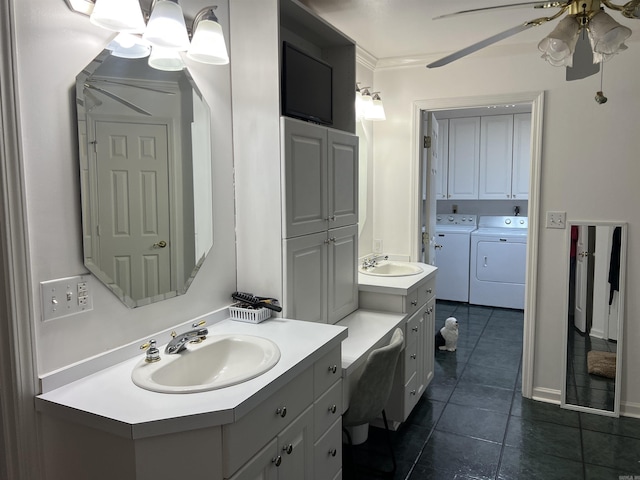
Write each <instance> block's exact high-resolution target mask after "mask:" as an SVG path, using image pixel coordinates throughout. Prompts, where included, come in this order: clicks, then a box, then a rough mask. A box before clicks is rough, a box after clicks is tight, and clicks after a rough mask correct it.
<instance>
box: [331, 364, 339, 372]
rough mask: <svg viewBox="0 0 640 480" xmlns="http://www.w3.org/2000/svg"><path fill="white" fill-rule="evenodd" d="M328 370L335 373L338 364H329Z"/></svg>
mask: <svg viewBox="0 0 640 480" xmlns="http://www.w3.org/2000/svg"><path fill="white" fill-rule="evenodd" d="M329 371H330V372H331V373H336V372H337V371H338V366H337V365H331V366H330V367H329Z"/></svg>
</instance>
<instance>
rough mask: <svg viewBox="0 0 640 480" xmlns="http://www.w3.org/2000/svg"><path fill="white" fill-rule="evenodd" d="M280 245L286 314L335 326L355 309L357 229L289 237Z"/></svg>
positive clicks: (353, 227)
mask: <svg viewBox="0 0 640 480" xmlns="http://www.w3.org/2000/svg"><path fill="white" fill-rule="evenodd" d="M283 244H284V251H285V254H284V272H285V278H286V282H285V283H286V290H285V294H284V302H283V304H284V305H285V310H286V315H287V316H288V317H292V318H296V319H298V320H306V321H312V322H321V323H335V322H337V321H338V320H340V319H341V318H343V317H344V316H346V315H348V314H349V313H351V312H353V311H354V310H356V309H357V308H358V282H357V271H356V268H357V261H358V227H357V225H351V226H348V227H342V228H336V229H332V230H328V231H326V232H321V233H314V234H311V235H304V236H302V237H296V238H289V239H286V240H284V241H283Z"/></svg>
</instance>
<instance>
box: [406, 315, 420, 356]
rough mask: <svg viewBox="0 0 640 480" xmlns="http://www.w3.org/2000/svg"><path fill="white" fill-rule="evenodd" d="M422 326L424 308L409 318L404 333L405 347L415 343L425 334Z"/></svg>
mask: <svg viewBox="0 0 640 480" xmlns="http://www.w3.org/2000/svg"><path fill="white" fill-rule="evenodd" d="M422 328H423V327H422V310H420V311H418V312H415V313H414V314H413V316H412V317H410V318H409V320H407V328H406V330H405V335H404V345H405V349H406V348H407V347H408V346H410V345H413V344H415V343H416V342H417V341H418V339H419V338H420V337H421V336H422V335H423V332H422Z"/></svg>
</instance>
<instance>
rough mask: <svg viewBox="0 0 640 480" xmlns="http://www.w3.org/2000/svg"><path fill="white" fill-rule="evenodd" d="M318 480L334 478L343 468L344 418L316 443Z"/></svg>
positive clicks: (315, 467)
mask: <svg viewBox="0 0 640 480" xmlns="http://www.w3.org/2000/svg"><path fill="white" fill-rule="evenodd" d="M314 451H315V458H314V460H315V461H314V469H315V472H316V476H315V478H316V480H325V479H327V478H334V477H335V476H336V474H337V473H338V472H339V471H340V469H341V468H342V418H340V419H338V420H337V421H336V423H334V424H333V425H332V426H331V428H329V430H328V431H327V433H325V434H324V435H323V436H322V437H321V438H320V440H318V441H317V442H316V443H315V445H314Z"/></svg>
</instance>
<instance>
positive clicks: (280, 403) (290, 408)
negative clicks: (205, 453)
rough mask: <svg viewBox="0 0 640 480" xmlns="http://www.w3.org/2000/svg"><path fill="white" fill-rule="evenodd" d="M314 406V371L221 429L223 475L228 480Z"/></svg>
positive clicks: (302, 375)
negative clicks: (312, 404)
mask: <svg viewBox="0 0 640 480" xmlns="http://www.w3.org/2000/svg"><path fill="white" fill-rule="evenodd" d="M312 402H313V367H310V368H308V369H307V370H306V371H305V372H303V373H302V374H300V375H299V376H298V377H296V378H294V379H293V380H291V381H290V382H289V383H288V384H287V385H285V386H284V387H283V388H281V389H280V390H278V391H277V392H276V393H274V394H273V395H272V396H271V397H269V398H267V399H265V400H264V401H263V402H262V403H261V404H260V405H259V406H257V407H256V408H254V409H253V410H251V411H250V412H249V413H247V414H246V415H245V416H244V417H242V418H240V419H239V420H238V421H237V422H235V423H231V424H228V425H224V426H223V427H222V451H223V456H222V457H223V459H224V460H223V474H224V476H225V478H228V477H229V475H231V474H232V473H233V472H235V471H236V470H237V469H238V468H240V467H241V466H242V465H244V464H245V463H246V462H247V461H248V460H249V459H250V458H251V457H253V456H254V455H255V453H256V452H258V451H259V450H260V449H261V448H262V447H264V445H266V444H267V442H269V441H270V440H271V439H273V438H274V437H276V436H277V435H278V434H279V433H280V432H281V431H282V430H283V429H284V428H285V427H286V426H288V425H289V424H290V423H291V422H292V421H293V420H295V419H296V417H298V415H300V414H301V413H302V412H303V411H304V410H305V408H307V407H308V406H309V405H311V403H312Z"/></svg>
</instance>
